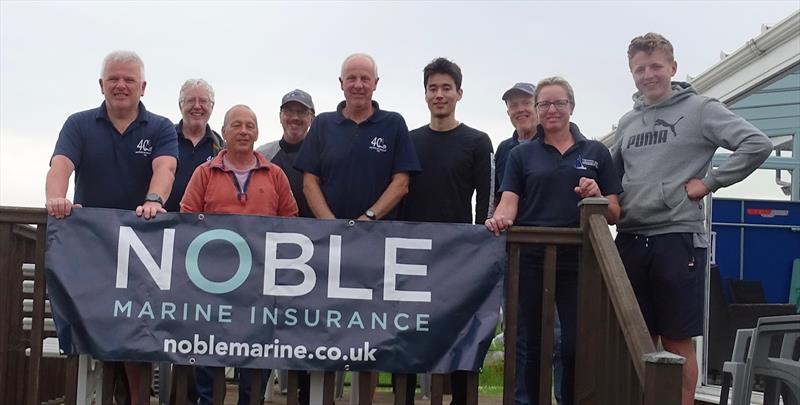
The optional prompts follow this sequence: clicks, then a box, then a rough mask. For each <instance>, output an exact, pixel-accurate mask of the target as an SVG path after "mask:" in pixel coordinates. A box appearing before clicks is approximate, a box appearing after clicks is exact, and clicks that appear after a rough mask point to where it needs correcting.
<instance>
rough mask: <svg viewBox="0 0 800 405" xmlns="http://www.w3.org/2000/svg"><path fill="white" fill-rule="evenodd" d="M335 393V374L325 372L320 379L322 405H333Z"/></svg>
mask: <svg viewBox="0 0 800 405" xmlns="http://www.w3.org/2000/svg"><path fill="white" fill-rule="evenodd" d="M335 391H336V372H335V371H326V372H325V374H324V375H323V377H322V404H323V405H330V404H332V403H333V397H334V396H335V395H334V392H335Z"/></svg>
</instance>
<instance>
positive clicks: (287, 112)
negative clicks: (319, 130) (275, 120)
mask: <svg viewBox="0 0 800 405" xmlns="http://www.w3.org/2000/svg"><path fill="white" fill-rule="evenodd" d="M281 112H282V113H283V114H285V115H286V116H288V117H305V116H307V115H308V114H309V113H310V112H311V110H306V109H298V110H290V109H288V108H282V109H281Z"/></svg>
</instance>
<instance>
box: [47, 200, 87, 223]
mask: <svg viewBox="0 0 800 405" xmlns="http://www.w3.org/2000/svg"><path fill="white" fill-rule="evenodd" d="M44 206H45V207H46V208H47V214H48V215H52V216H54V217H56V218H57V219H61V218H64V217H66V216H67V215H69V214H71V213H72V209H73V208H80V207H81V205H80V204H73V203H72V201H70V200H69V198H64V197H57V198H48V199H47V202H45V204H44Z"/></svg>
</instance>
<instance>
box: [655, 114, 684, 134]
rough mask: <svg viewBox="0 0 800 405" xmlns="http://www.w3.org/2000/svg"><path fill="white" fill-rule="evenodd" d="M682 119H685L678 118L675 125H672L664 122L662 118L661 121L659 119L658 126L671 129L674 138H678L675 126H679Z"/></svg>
mask: <svg viewBox="0 0 800 405" xmlns="http://www.w3.org/2000/svg"><path fill="white" fill-rule="evenodd" d="M682 119H683V117H680V118H678V120H677V121H675V123H674V124H670V123H669V122H667V121H664V120H662V119H661V118H659V119H657V120H656V125H658V126H662V127H667V128H669V130H670V131H672V136H678V133H677V132H675V126H676V125H678V123H679V122H680V121H681V120H682Z"/></svg>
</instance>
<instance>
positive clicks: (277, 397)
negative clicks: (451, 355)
mask: <svg viewBox="0 0 800 405" xmlns="http://www.w3.org/2000/svg"><path fill="white" fill-rule="evenodd" d="M237 399H238V393H237V389H236V384H231V383H229V384H227V394H226V395H225V404H226V405H236V400H237ZM150 403H151V405H158V400H157V399H156V398H152V399H151V401H150ZM349 403H350V387H345V388H344V396H343V397H342V398H341V399H337V400H336V404H337V405H348V404H349ZM414 403H415V404H417V405H430V403H431V401H430V400H428V399H421V398H420V394H419V392H418V393H417V395H416V397H415V399H414ZM442 403H443V404H449V403H450V396H449V395H445V396H444V399H443V400H442ZM478 403H479V404H481V405H500V404H501V403H503V397H502V396H501V395H496V394H495V395H483V394H480V395H479V396H478ZM264 404H273V405H286V395H281V394H279V393H278V390H277V388H276V389H275V391H274V394H273V396H272V402H266V401H265V402H264ZM393 404H394V397H393V396H392V393H391V392H389V391H388V389H384V388H378V392H376V393H375V401H374V402H373V405H393Z"/></svg>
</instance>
